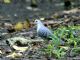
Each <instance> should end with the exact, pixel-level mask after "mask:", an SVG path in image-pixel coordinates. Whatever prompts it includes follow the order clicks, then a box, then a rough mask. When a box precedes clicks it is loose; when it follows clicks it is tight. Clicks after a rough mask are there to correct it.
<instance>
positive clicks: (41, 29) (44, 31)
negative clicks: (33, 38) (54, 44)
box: [35, 19, 52, 38]
mask: <svg viewBox="0 0 80 60" xmlns="http://www.w3.org/2000/svg"><path fill="white" fill-rule="evenodd" d="M35 23H36V24H37V35H38V36H39V37H42V38H50V36H52V31H51V30H49V29H48V28H47V27H45V26H44V24H43V23H42V22H41V21H40V20H38V19H36V20H35Z"/></svg>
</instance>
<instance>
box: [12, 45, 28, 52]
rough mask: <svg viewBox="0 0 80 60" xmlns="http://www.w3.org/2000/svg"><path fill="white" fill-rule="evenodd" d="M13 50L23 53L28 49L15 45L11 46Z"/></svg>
mask: <svg viewBox="0 0 80 60" xmlns="http://www.w3.org/2000/svg"><path fill="white" fill-rule="evenodd" d="M12 47H13V48H14V49H15V50H19V51H20V52H24V51H26V50H27V49H28V47H18V46H16V45H13V46H12Z"/></svg>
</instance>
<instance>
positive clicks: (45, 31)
mask: <svg viewBox="0 0 80 60" xmlns="http://www.w3.org/2000/svg"><path fill="white" fill-rule="evenodd" d="M35 24H36V25H37V35H38V36H39V37H41V38H43V39H46V40H52V41H53V42H54V44H55V45H56V46H57V45H60V44H61V45H64V41H62V40H61V39H59V38H58V37H57V36H55V35H54V33H53V32H52V30H50V29H49V28H47V27H46V26H45V25H44V24H43V23H42V22H41V20H39V19H36V20H35Z"/></svg>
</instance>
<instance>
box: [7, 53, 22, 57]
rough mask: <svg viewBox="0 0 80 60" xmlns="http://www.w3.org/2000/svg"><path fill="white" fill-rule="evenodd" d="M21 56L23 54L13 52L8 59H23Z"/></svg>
mask: <svg viewBox="0 0 80 60" xmlns="http://www.w3.org/2000/svg"><path fill="white" fill-rule="evenodd" d="M21 56H22V54H21V53H16V52H13V53H11V54H10V55H8V56H6V57H11V58H19V57H21Z"/></svg>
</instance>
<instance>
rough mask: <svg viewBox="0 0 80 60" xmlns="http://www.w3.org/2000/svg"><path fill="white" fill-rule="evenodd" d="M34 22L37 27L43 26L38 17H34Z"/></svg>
mask: <svg viewBox="0 0 80 60" xmlns="http://www.w3.org/2000/svg"><path fill="white" fill-rule="evenodd" d="M34 23H35V24H36V25H37V27H41V26H44V25H43V23H42V22H41V21H40V20H39V19H36V20H35V22H34Z"/></svg>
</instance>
